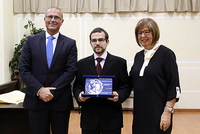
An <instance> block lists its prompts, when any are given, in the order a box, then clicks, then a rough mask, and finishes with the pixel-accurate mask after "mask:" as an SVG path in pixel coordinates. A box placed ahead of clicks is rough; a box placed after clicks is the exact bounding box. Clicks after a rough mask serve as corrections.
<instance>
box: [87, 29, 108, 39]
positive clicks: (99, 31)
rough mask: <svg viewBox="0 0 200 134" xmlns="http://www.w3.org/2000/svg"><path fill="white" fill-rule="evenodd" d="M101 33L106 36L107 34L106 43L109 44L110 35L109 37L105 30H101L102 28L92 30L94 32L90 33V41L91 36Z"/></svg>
mask: <svg viewBox="0 0 200 134" xmlns="http://www.w3.org/2000/svg"><path fill="white" fill-rule="evenodd" d="M97 32H98V33H101V32H104V34H105V39H106V42H107V40H108V39H109V35H108V33H107V32H106V30H104V29H103V28H101V27H97V28H95V29H93V30H92V32H91V33H90V37H89V38H90V40H91V35H92V34H93V33H97Z"/></svg>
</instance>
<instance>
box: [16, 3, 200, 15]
mask: <svg viewBox="0 0 200 134" xmlns="http://www.w3.org/2000/svg"><path fill="white" fill-rule="evenodd" d="M13 4H14V5H13V9H14V13H45V12H46V10H47V9H48V8H49V7H51V6H56V7H59V8H60V9H61V10H62V11H63V12H66V13H92V12H98V13H115V12H141V11H146V12H169V11H170V12H199V11H200V0H13Z"/></svg>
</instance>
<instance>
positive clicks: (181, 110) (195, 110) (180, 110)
mask: <svg viewBox="0 0 200 134" xmlns="http://www.w3.org/2000/svg"><path fill="white" fill-rule="evenodd" d="M74 110H79V109H78V107H74ZM122 110H123V111H133V108H122ZM174 112H200V109H174Z"/></svg>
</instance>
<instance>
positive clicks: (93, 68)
mask: <svg viewBox="0 0 200 134" xmlns="http://www.w3.org/2000/svg"><path fill="white" fill-rule="evenodd" d="M87 65H88V68H89V70H90V71H91V72H92V75H97V71H96V66H95V61H94V55H91V56H90V57H89V58H88V63H87Z"/></svg>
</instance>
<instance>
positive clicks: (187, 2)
mask: <svg viewBox="0 0 200 134" xmlns="http://www.w3.org/2000/svg"><path fill="white" fill-rule="evenodd" d="M191 4H192V3H191V0H176V2H175V6H176V9H175V10H176V11H177V12H187V11H192V7H191Z"/></svg>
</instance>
